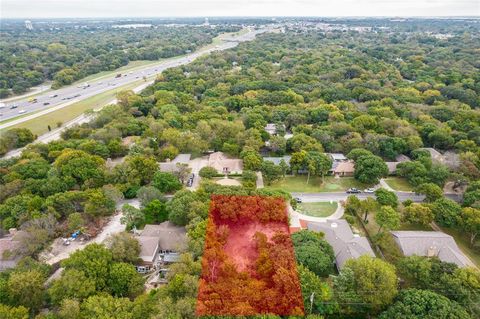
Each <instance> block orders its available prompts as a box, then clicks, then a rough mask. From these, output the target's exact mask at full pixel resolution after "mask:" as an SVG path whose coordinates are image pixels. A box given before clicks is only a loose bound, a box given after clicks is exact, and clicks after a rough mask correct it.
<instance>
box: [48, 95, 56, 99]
mask: <svg viewBox="0 0 480 319" xmlns="http://www.w3.org/2000/svg"><path fill="white" fill-rule="evenodd" d="M57 96H58V94H53V95H50V96H49V98H51V99H53V98H55V97H57Z"/></svg>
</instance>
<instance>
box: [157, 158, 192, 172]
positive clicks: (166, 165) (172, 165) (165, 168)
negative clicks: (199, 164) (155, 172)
mask: <svg viewBox="0 0 480 319" xmlns="http://www.w3.org/2000/svg"><path fill="white" fill-rule="evenodd" d="M191 157H192V155H191V154H178V155H177V157H175V158H174V159H173V160H171V161H170V160H167V161H166V162H161V163H159V165H160V171H162V172H168V173H174V172H176V171H177V170H178V165H181V164H186V165H188V164H189V163H190V158H191Z"/></svg>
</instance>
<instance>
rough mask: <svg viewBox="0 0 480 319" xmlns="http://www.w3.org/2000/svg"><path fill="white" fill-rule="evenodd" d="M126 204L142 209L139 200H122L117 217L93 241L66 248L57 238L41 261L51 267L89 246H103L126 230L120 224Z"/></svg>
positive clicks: (75, 243) (74, 244)
mask: <svg viewBox="0 0 480 319" xmlns="http://www.w3.org/2000/svg"><path fill="white" fill-rule="evenodd" d="M124 204H130V205H132V206H134V207H137V208H139V207H140V201H139V200H138V199H131V200H122V201H120V202H119V203H118V204H117V210H118V211H119V212H118V213H116V214H115V215H112V216H111V218H110V220H109V221H108V223H107V224H106V226H105V227H104V228H103V229H102V231H101V232H100V233H99V234H98V235H97V236H96V237H95V238H93V239H91V240H89V241H79V240H78V241H72V242H71V244H70V245H68V246H64V245H63V240H62V238H57V239H55V240H54V242H53V243H52V245H51V250H50V251H49V252H43V253H42V254H41V257H40V258H41V259H43V260H44V261H45V263H47V264H49V265H53V264H56V263H58V262H60V261H62V260H63V259H67V258H68V257H69V256H70V255H71V254H73V253H74V252H76V251H77V250H81V249H83V248H85V246H87V245H88V244H93V243H97V244H101V243H103V242H104V241H105V239H107V238H108V237H109V236H110V235H113V234H116V233H120V232H122V231H124V230H125V225H123V224H122V223H121V222H120V218H121V217H122V212H121V208H122V206H123V205H124Z"/></svg>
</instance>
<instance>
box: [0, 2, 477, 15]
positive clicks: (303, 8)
mask: <svg viewBox="0 0 480 319" xmlns="http://www.w3.org/2000/svg"><path fill="white" fill-rule="evenodd" d="M202 16H208V17H214V16H324V17H331V16H422V17H427V16H480V0H235V1H232V0H100V1H99V0H1V1H0V18H25V19H28V18H63V17H68V18H74V17H79V18H87V17H92V18H98V17H106V18H109V17H202Z"/></svg>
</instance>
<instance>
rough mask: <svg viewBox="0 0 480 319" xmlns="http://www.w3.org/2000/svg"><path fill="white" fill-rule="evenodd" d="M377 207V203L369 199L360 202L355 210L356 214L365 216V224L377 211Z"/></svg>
mask: <svg viewBox="0 0 480 319" xmlns="http://www.w3.org/2000/svg"><path fill="white" fill-rule="evenodd" d="M351 204H352V203H351ZM377 207H378V204H377V202H376V201H375V200H374V199H373V198H371V197H368V198H366V199H364V200H362V201H359V202H358V205H357V208H356V209H355V210H356V214H358V215H359V216H363V222H364V223H366V222H367V220H368V214H370V213H371V212H373V211H375V209H377Z"/></svg>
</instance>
